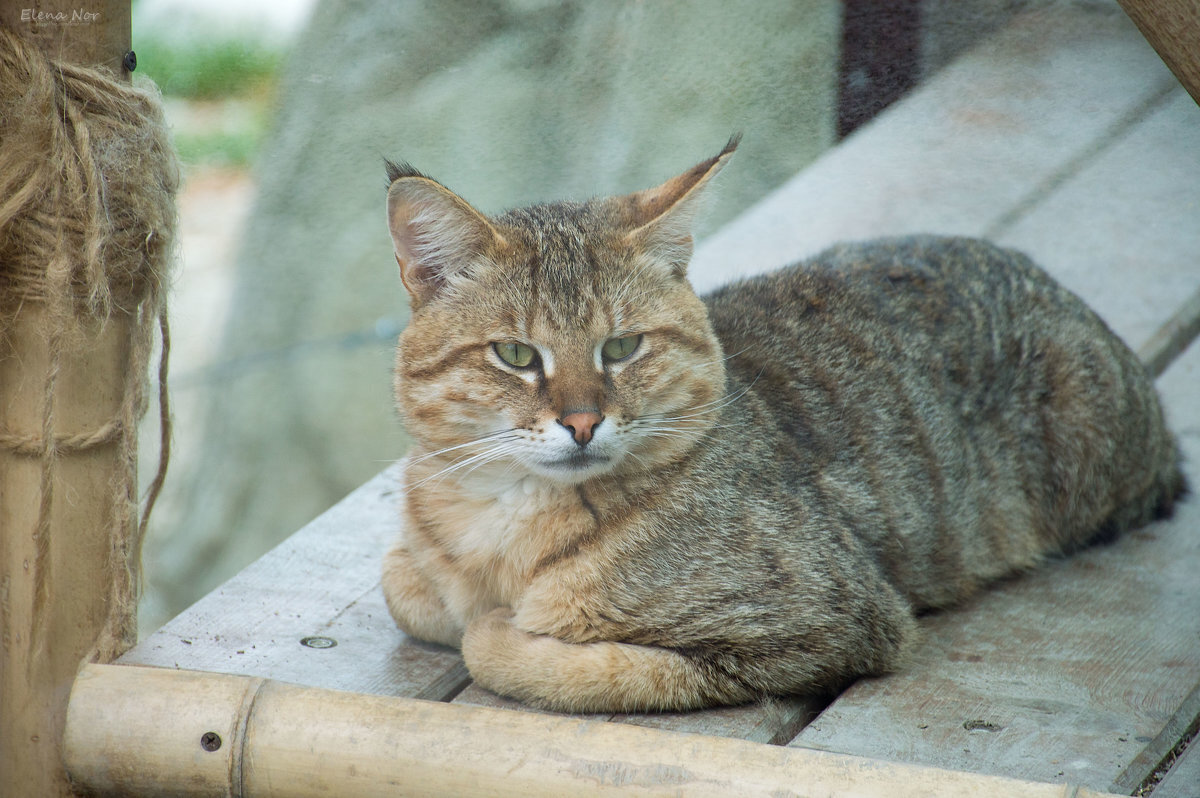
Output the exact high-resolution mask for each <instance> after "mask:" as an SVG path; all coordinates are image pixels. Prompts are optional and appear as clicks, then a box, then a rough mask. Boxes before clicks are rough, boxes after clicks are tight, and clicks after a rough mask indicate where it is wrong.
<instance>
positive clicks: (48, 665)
mask: <svg viewBox="0 0 1200 798" xmlns="http://www.w3.org/2000/svg"><path fill="white" fill-rule="evenodd" d="M129 5H130V4H129V2H128V0H125V1H124V2H112V1H111V0H103V1H101V2H92V3H90V4H89V6H88V8H89V10H86V11H81V9H80V5H79V4H78V3H68V2H64V1H62V0H59V1H58V2H34V1H32V0H31V2H28V3H3V4H0V25H2V26H4V27H6V28H8V29H10V30H12V31H14V32H16V33H17V34H18V35H20V36H22V37H26V38H27V39H29V40H34V41H37V42H38V43H39V45H40V46H41V47H42V49H43V50H44V51H46V52H48V53H49V54H51V55H52V56H53V57H56V58H60V59H63V60H69V61H74V62H77V63H81V64H86V65H108V66H111V67H113V68H114V70H115V71H116V72H117V74H119V75H125V76H126V77H127V76H128V73H126V72H124V70H123V69H122V68H121V64H122V62H123V58H124V55H125V53H126V52H128V50H129V48H130V30H129ZM23 12H28V13H27V14H24V16H27V17H28V18H27V19H24V18H23ZM39 14H41V15H44V16H38V15H39ZM59 14H65V15H66V16H65V17H58V15H59ZM79 14H88V15H91V16H87V17H86V18H85V17H80V16H76V15H79ZM68 22H71V23H73V24H67V23H68ZM5 312H9V310H8V309H6V310H5ZM45 318H46V309H45V308H44V307H42V306H41V305H39V304H37V303H33V302H30V303H25V304H23V305H22V306H21V307H20V308H19V310H18V311H16V312H15V317H14V318H12V319H9V320H8V322H7V323H6V325H5V331H4V334H3V335H0V421H2V422H3V424H2V426H3V427H4V428H5V429H6V431H8V432H10V433H14V434H17V435H22V436H24V437H28V438H30V439H37V438H38V436H39V435H40V434H41V432H42V409H43V405H42V403H43V391H44V386H45V384H46V382H45V380H46V376H45V375H46V374H47V373H48V369H50V367H51V360H52V358H51V355H50V353H49V342H48V341H47V339H46V337H45V329H46V324H45ZM131 329H132V323H131V320H130V319H129V318H128V317H127V316H121V315H119V314H114V316H113V318H111V319H110V320H109V322H108V324H107V325H105V326H104V327H103V329H102V330H99V329H98V330H97V334H96V336H94V337H93V338H91V339H90V340H89V341H88V342H87V343H86V345H84V346H83V347H82V348H80V349H77V350H75V351H72V352H69V353H66V354H65V355H64V356H63V357H62V359H61V360H60V362H59V363H58V366H59V372H58V377H57V380H56V391H55V396H54V399H53V402H54V417H55V419H56V427H57V429H56V431H57V432H58V433H60V434H67V435H70V434H76V433H87V432H91V431H94V430H95V429H96V428H97V427H99V426H100V425H102V424H104V423H105V422H108V421H109V420H110V419H111V418H112V417H113V416H115V415H116V414H117V413H118V411H119V409H120V407H121V402H122V397H123V396H124V394H125V387H126V386H125V375H126V373H127V372H128V370H129V355H130V336H131ZM122 468H123V466H122V464H121V460H120V456H119V452H118V445H117V443H116V442H113V443H110V444H104V445H99V446H95V447H91V448H88V449H86V450H84V451H80V452H77V453H72V454H70V455H64V456H62V457H61V458H60V459H59V461H58V463H57V465H56V473H55V478H54V483H53V484H54V490H53V492H52V494H51V495H52V496H53V497H54V500H53V503H52V504H51V506H50V507H49V518H50V526H49V529H48V534H47V535H45V537H46V538H48V540H49V545H50V549H49V552H48V556H47V557H44V558H43V563H44V568H45V573H44V575H43V578H44V582H43V585H44V586H43V594H42V600H41V602H40V606H41V610H40V612H39V613H38V614H37V617H35V613H34V607H35V605H37V604H39V602H38V600H37V599H36V597H35V593H36V592H37V591H36V587H35V582H36V579H35V574H34V573H33V571H34V569H33V567H32V564H33V563H34V562H35V561H36V560H37V553H36V549H37V539H36V538H37V533H36V530H37V528H38V521H39V515H40V513H41V511H42V508H41V506H40V505H41V493H42V491H41V487H42V483H41V479H42V462H41V460H40V459H38V458H36V457H29V456H28V455H27V454H22V453H20V452H17V451H13V450H9V449H6V448H4V447H0V633H2V641H0V642H2V648H0V795H2V796H6V797H7V796H13V797H14V798H15V797H16V796H38V797H39V798H41V796H69V795H73V794H74V793H73V791H72V789H71V786H70V784H69V782H68V780H67V777H66V773H65V771H64V769H63V766H62V751H61V744H62V733H63V727H64V724H65V718H66V699H67V696H68V693H69V690H70V687H71V683H72V681H73V680H74V678H75V674H76V671H77V669H78V667H79V664H80V661H81V659H82V658H83V657H84V656H85V655H86V654H87V653H88V652H89V651H90V650H92V648H93V646H94V645H95V643H96V641H97V638H98V636H99V635H101V634H102V633H103V632H104V631H105V630H106V627H107V629H108V631H110V632H111V631H112V629H113V626H112V625H111V624H112V621H113V619H112V617H111V613H110V606H109V601H110V599H111V596H112V590H111V579H112V569H111V567H110V563H111V541H110V539H109V532H110V530H112V529H113V528H114V520H115V519H114V518H113V513H114V512H115V511H116V510H115V509H114V506H113V502H112V495H113V488H112V480H113V477H114V476H115V475H116V474H117V473H118V472H119V471H120V470H121V469H122ZM130 603H132V602H130ZM134 622H135V619H134V618H132V617H130V618H126V619H118V623H117V627H122V626H124V627H127V628H129V629H132V628H134V627H133V624H134Z"/></svg>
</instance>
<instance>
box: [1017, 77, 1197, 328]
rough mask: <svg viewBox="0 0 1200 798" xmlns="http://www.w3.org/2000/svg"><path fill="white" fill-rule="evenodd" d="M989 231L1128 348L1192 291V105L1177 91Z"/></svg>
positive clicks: (1194, 263)
mask: <svg viewBox="0 0 1200 798" xmlns="http://www.w3.org/2000/svg"><path fill="white" fill-rule="evenodd" d="M1048 188H1049V190H1047V191H1045V192H1043V193H1041V194H1040V195H1038V196H1036V197H1032V198H1031V199H1030V201H1029V202H1027V203H1026V205H1025V207H1024V209H1023V214H1022V215H1021V216H1020V217H1019V218H1014V219H1013V220H1012V222H1011V224H1010V225H1009V226H1008V227H1007V229H1005V230H1001V231H996V233H995V234H994V236H993V237H994V238H995V239H996V240H997V241H998V242H999V243H1001V244H1005V245H1007V246H1013V247H1017V248H1018V249H1022V250H1024V251H1026V252H1028V253H1029V254H1030V255H1031V256H1033V258H1034V259H1035V260H1037V261H1038V262H1039V263H1041V264H1043V265H1044V266H1045V267H1046V268H1047V269H1049V270H1050V272H1051V273H1052V274H1053V275H1054V276H1055V277H1056V278H1057V279H1058V280H1060V281H1061V282H1062V283H1063V284H1064V285H1066V286H1067V287H1068V288H1070V289H1071V290H1073V291H1075V292H1076V293H1077V294H1079V295H1080V296H1082V297H1083V298H1084V299H1085V300H1087V302H1088V303H1089V304H1090V305H1091V306H1092V307H1093V308H1095V309H1096V311H1097V312H1098V313H1099V314H1100V315H1101V316H1103V317H1104V319H1105V321H1107V322H1108V324H1109V326H1111V327H1112V328H1113V330H1115V331H1116V332H1117V333H1118V334H1119V335H1121V336H1122V337H1123V338H1124V339H1125V340H1126V341H1128V342H1129V343H1130V344H1131V345H1133V346H1134V347H1135V348H1136V347H1140V346H1141V345H1142V344H1143V343H1145V342H1146V341H1148V340H1149V339H1150V337H1151V336H1152V335H1153V334H1154V332H1155V331H1156V330H1157V329H1158V328H1159V327H1160V326H1161V325H1162V324H1163V322H1164V321H1166V319H1167V317H1168V316H1169V315H1170V314H1171V312H1172V311H1173V310H1175V309H1176V308H1177V307H1179V306H1180V304H1181V303H1182V302H1183V301H1184V300H1185V299H1186V298H1187V297H1189V296H1190V295H1192V294H1193V293H1195V292H1196V290H1197V289H1198V288H1200V266H1198V264H1197V261H1196V253H1197V252H1200V108H1198V107H1197V106H1196V104H1195V103H1194V102H1192V99H1191V98H1190V97H1188V96H1187V94H1186V93H1185V92H1183V91H1182V90H1181V89H1178V88H1176V89H1174V90H1173V91H1172V92H1171V93H1170V94H1169V95H1168V96H1167V97H1166V99H1165V102H1163V103H1162V104H1161V105H1160V106H1158V107H1156V108H1155V109H1153V110H1152V112H1151V113H1149V114H1147V116H1146V117H1145V118H1143V119H1141V120H1139V121H1138V122H1137V123H1136V124H1134V125H1132V126H1131V127H1129V128H1128V129H1127V130H1125V131H1124V132H1123V133H1122V134H1121V135H1120V136H1119V137H1115V138H1114V139H1113V140H1112V141H1111V143H1110V144H1109V146H1108V147H1106V148H1105V149H1104V150H1103V151H1102V152H1099V153H1097V154H1096V155H1095V157H1093V158H1092V159H1090V160H1089V161H1088V162H1087V163H1086V164H1082V165H1081V166H1080V167H1079V169H1078V170H1077V171H1075V173H1074V174H1072V175H1070V176H1066V177H1064V178H1063V179H1062V180H1060V181H1058V182H1057V183H1056V184H1055V185H1053V186H1051V187H1048Z"/></svg>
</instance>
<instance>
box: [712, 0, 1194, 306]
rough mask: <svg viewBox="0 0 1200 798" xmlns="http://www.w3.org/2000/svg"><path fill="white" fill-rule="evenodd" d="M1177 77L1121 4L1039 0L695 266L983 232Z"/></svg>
mask: <svg viewBox="0 0 1200 798" xmlns="http://www.w3.org/2000/svg"><path fill="white" fill-rule="evenodd" d="M1175 85H1176V84H1175V81H1174V79H1173V78H1172V77H1171V75H1170V73H1169V72H1168V71H1167V69H1166V68H1165V67H1164V66H1163V64H1162V62H1161V61H1160V60H1159V58H1158V56H1157V55H1156V54H1155V53H1154V51H1153V50H1152V49H1151V48H1150V47H1149V46H1148V45H1147V44H1146V42H1145V40H1144V39H1143V38H1142V36H1141V35H1140V34H1139V33H1138V31H1137V29H1136V28H1135V27H1134V26H1133V24H1132V23H1130V21H1129V20H1128V19H1127V18H1126V17H1125V15H1124V14H1123V13H1121V11H1120V9H1118V8H1116V7H1115V6H1114V7H1107V6H1105V5H1103V4H1082V3H1080V4H1075V3H1054V4H1049V5H1044V6H1040V7H1038V8H1034V9H1031V10H1030V11H1028V12H1026V13H1023V14H1021V15H1019V16H1018V17H1016V18H1015V19H1014V20H1013V22H1012V23H1011V24H1010V25H1008V26H1007V27H1006V28H1005V29H1004V30H1002V31H1001V32H1000V33H998V34H997V35H995V36H993V37H990V38H989V39H987V40H985V41H984V42H982V43H981V44H980V45H978V46H977V47H975V48H973V49H971V50H970V51H968V52H967V53H965V54H964V55H962V56H961V57H959V58H958V59H957V60H955V61H954V62H953V63H951V64H950V65H948V66H947V67H945V68H944V69H942V70H941V71H940V72H938V73H937V74H936V75H934V76H933V77H931V78H930V79H929V80H928V81H926V82H925V83H923V84H922V85H921V86H920V87H918V88H917V89H915V90H914V91H913V92H912V93H911V94H910V95H908V96H907V97H906V98H905V99H904V100H903V101H902V102H900V103H897V104H896V105H894V106H892V107H891V108H889V109H888V110H886V111H884V112H883V113H882V114H880V115H879V116H878V117H877V118H876V119H875V120H874V121H873V122H872V123H870V124H868V125H866V126H864V127H863V128H861V129H860V130H859V131H857V132H856V133H855V134H854V135H853V136H851V137H849V138H848V139H846V140H845V141H844V142H843V143H842V144H840V145H839V146H838V147H836V148H834V149H832V150H829V151H828V152H827V153H825V154H824V155H823V156H822V157H821V158H820V159H818V160H817V161H816V162H815V163H814V164H812V165H811V166H810V167H808V168H807V169H805V170H804V171H803V172H801V173H800V174H798V175H796V177H794V178H793V179H792V180H790V181H788V182H787V183H785V184H784V185H783V186H781V187H780V188H779V189H777V190H776V191H775V192H773V193H772V194H770V195H768V196H767V197H765V198H764V199H763V200H762V201H761V202H760V203H758V204H757V205H755V206H754V207H753V208H751V209H750V210H749V211H747V212H746V213H744V214H743V215H742V216H740V217H739V218H737V219H736V220H734V221H733V222H731V223H730V224H728V225H726V226H725V227H723V228H722V229H721V230H720V231H718V232H717V233H716V234H714V235H713V236H711V237H709V238H708V239H706V240H705V241H703V242H702V243H701V244H700V246H699V247H698V248H697V251H696V255H695V257H694V259H693V261H692V265H691V267H690V268H689V276H690V278H691V280H692V282H693V284H694V285H696V286H697V287H698V288H700V289H701V290H707V289H709V288H711V287H714V286H717V285H720V284H723V283H725V282H728V281H730V280H731V279H733V278H736V277H741V276H746V275H749V274H758V273H762V272H766V271H770V270H772V269H775V268H778V267H779V266H782V265H784V264H787V263H791V262H793V261H795V260H799V259H800V258H802V257H806V256H809V255H812V254H815V253H816V252H818V251H819V250H821V249H824V248H825V247H827V246H829V245H830V244H832V243H834V242H837V241H842V240H853V239H862V238H874V237H878V236H883V235H893V234H908V233H944V234H955V235H958V234H961V235H980V234H982V233H984V232H985V231H989V230H992V229H993V228H995V227H996V226H997V225H998V224H1000V223H1001V222H1003V220H1005V219H1006V218H1007V217H1009V216H1010V215H1011V214H1012V213H1013V212H1014V210H1015V209H1016V208H1017V207H1018V206H1021V205H1022V204H1024V203H1027V202H1028V201H1029V200H1030V197H1031V196H1036V192H1037V191H1038V187H1040V186H1042V185H1044V184H1045V183H1046V181H1048V180H1053V179H1059V176H1060V175H1061V173H1062V171H1063V169H1064V167H1067V166H1069V165H1070V164H1073V163H1075V162H1076V161H1077V160H1078V159H1079V158H1080V157H1081V156H1085V155H1086V154H1087V153H1089V152H1092V151H1093V150H1094V149H1095V147H1096V145H1097V142H1102V141H1104V140H1107V139H1108V138H1110V137H1111V136H1112V135H1113V134H1114V130H1117V131H1119V130H1121V129H1123V128H1124V127H1126V126H1127V125H1128V124H1129V119H1130V118H1131V117H1132V118H1133V119H1135V120H1136V119H1137V118H1139V117H1140V115H1141V114H1142V113H1144V109H1145V107H1146V104H1147V102H1149V101H1153V100H1154V98H1155V97H1158V96H1160V95H1161V94H1162V93H1163V92H1164V91H1169V90H1170V89H1171V88H1172V87H1174V86H1175ZM730 168H733V169H736V168H737V164H736V162H734V163H733V164H731V166H730Z"/></svg>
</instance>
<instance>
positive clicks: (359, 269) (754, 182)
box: [133, 0, 1029, 632]
mask: <svg viewBox="0 0 1200 798" xmlns="http://www.w3.org/2000/svg"><path fill="white" fill-rule="evenodd" d="M1026 5H1029V4H1028V3H1020V2H1016V0H896V1H889V2H884V1H883V0H873V1H872V2H866V1H865V0H845V2H840V1H839V0H786V1H785V0H761V2H755V3H728V2H719V1H717V0H689V1H688V2H668V1H667V0H663V2H655V3H651V2H637V1H635V0H620V1H617V0H614V2H605V3H595V2H592V3H588V2H583V0H577V1H576V2H569V1H564V2H550V1H548V0H437V1H436V2H435V1H434V0H404V1H403V2H395V1H394V0H300V1H298V2H297V1H294V0H293V1H290V2H282V1H277V2H256V3H245V2H233V1H232V0H138V2H135V4H134V25H133V34H134V48H135V50H136V52H137V54H138V64H139V65H138V74H139V75H145V76H148V77H149V78H151V79H153V80H154V81H155V82H156V83H157V84H158V86H159V87H160V89H161V91H162V93H163V95H164V101H165V105H166V112H167V118H168V123H169V125H170V127H171V130H172V134H173V136H174V140H175V144H176V146H177V149H178V151H179V154H180V157H181V159H182V161H183V166H184V187H183V192H182V195H181V197H180V200H179V214H180V231H181V236H180V239H181V240H180V259H179V263H178V267H177V271H176V275H175V279H174V284H173V290H172V295H171V310H170V313H171V325H172V340H173V351H172V357H171V401H172V405H173V411H174V417H175V424H174V450H173V452H172V458H171V467H170V473H169V476H168V480H167V483H166V487H165V490H164V494H163V496H162V498H161V500H160V502H159V505H158V507H157V508H156V510H155V512H154V515H153V516H152V519H151V524H150V533H149V538H148V540H147V542H146V546H145V552H144V573H145V584H146V590H145V595H144V600H143V604H142V608H141V627H142V631H143V632H148V631H151V630H153V629H155V628H157V627H158V626H160V625H161V624H162V623H164V622H165V621H166V620H168V619H170V618H171V617H172V616H174V615H175V614H177V613H178V612H180V611H181V610H182V609H184V608H186V607H187V606H188V605H190V604H191V603H192V602H194V601H195V600H196V599H197V598H199V597H200V596H202V595H204V594H205V593H206V592H208V591H210V590H212V589H213V588H215V587H216V586H218V585H219V584H220V583H221V582H223V581H224V580H225V579H227V578H229V577H230V576H232V575H233V574H234V573H236V572H237V571H238V570H240V569H241V568H242V567H244V566H245V565H247V564H248V563H249V562H251V561H252V560H254V559H255V558H256V557H258V556H259V555H260V554H262V553H263V552H264V551H266V550H267V549H269V548H270V547H272V546H274V545H275V544H276V543H278V542H280V541H281V540H282V539H283V538H285V537H286V536H287V535H288V534H290V533H291V532H294V531H295V530H296V529H298V528H299V527H300V526H302V525H303V524H304V523H306V522H307V521H309V520H310V519H311V518H313V517H314V516H316V515H317V514H319V513H320V512H321V511H323V510H324V509H326V508H327V507H329V506H330V505H332V504H333V503H334V502H336V501H337V500H338V499H340V498H341V497H343V496H344V495H345V494H347V493H348V492H349V491H351V490H352V489H353V488H355V487H356V486H357V485H359V484H361V483H362V482H364V481H365V480H366V479H368V478H369V477H371V476H372V475H374V474H375V473H377V472H379V471H380V470H381V469H383V468H384V467H385V466H386V465H388V464H389V463H390V462H392V461H393V460H395V459H396V458H398V457H399V456H401V455H402V454H403V453H404V450H405V447H406V442H405V436H404V433H403V430H402V429H401V427H400V424H399V422H398V421H397V420H396V418H395V416H394V413H393V410H392V400H391V395H390V394H391V388H390V371H391V360H392V351H393V347H394V342H395V337H396V335H397V334H398V333H399V331H400V330H401V329H402V328H403V325H404V323H405V320H406V318H407V309H406V304H405V296H404V292H403V290H402V289H401V286H400V281H399V279H398V275H397V273H396V265H395V261H394V260H393V258H392V256H391V248H390V240H389V238H388V235H387V229H386V225H385V222H384V213H383V207H384V197H385V191H386V183H385V178H384V171H383V159H384V158H385V157H388V158H392V159H403V160H408V161H410V162H412V163H413V164H414V165H415V166H417V168H419V169H421V170H422V171H424V172H426V173H428V174H431V175H433V176H435V177H437V178H439V179H440V180H441V181H442V182H444V183H446V184H447V185H449V186H450V187H451V188H452V189H454V190H455V191H457V192H458V193H460V194H461V195H463V196H464V197H466V198H467V199H468V200H469V201H471V202H472V203H473V204H475V205H476V206H477V207H479V208H480V209H481V210H483V211H485V212H496V211H500V210H502V209H504V208H506V207H509V206H513V205H519V204H524V203H529V202H533V201H539V200H550V199H557V198H584V197H587V196H590V195H596V194H609V193H624V192H629V191H634V190H638V189H641V188H645V187H648V186H651V185H654V184H657V183H659V182H661V181H663V180H665V179H666V178H668V177H670V176H672V175H674V174H676V173H677V172H680V171H683V170H684V169H686V168H688V167H690V166H691V165H692V164H694V163H695V162H698V161H700V160H702V159H704V158H706V157H709V156H710V155H712V154H713V153H715V152H716V151H718V150H719V149H720V147H721V146H722V145H723V144H724V142H725V140H726V139H727V138H728V137H729V135H730V134H731V133H732V132H734V131H742V132H743V133H744V134H745V138H744V140H743V144H742V147H741V148H740V150H739V152H738V156H737V158H736V160H735V162H734V164H733V165H732V167H731V168H729V169H727V170H725V173H724V174H723V175H722V177H721V181H720V185H719V189H718V198H717V200H716V201H715V202H713V203H712V205H711V207H710V209H709V212H708V214H707V215H706V217H705V218H704V220H703V221H702V223H701V226H700V229H699V230H698V233H699V235H700V237H703V236H704V235H705V234H706V233H709V232H711V231H713V230H715V229H716V228H718V227H719V226H720V225H721V224H722V223H724V222H726V221H728V220H730V219H731V218H733V217H734V216H736V215H737V214H738V213H740V212H741V211H742V210H744V209H746V208H747V207H749V206H750V205H751V204H753V203H754V202H755V201H756V200H757V199H759V198H761V197H762V196H763V195H764V194H766V193H767V192H769V191H770V190H771V189H773V188H775V187H776V186H778V185H780V184H781V183H783V182H784V181H785V180H787V179H788V178H789V177H791V176H793V175H794V174H796V173H797V172H798V171H800V170H801V169H802V168H803V167H804V166H805V165H806V164H808V163H810V162H811V161H812V160H813V159H815V158H816V157H817V156H818V155H820V154H821V153H822V152H823V151H824V150H826V149H828V148H829V147H831V146H833V145H834V144H835V143H836V142H837V141H838V140H839V139H840V138H842V137H844V136H846V135H849V134H850V133H852V132H853V130H854V129H855V128H856V127H857V126H858V125H860V124H862V123H863V122H865V121H867V120H869V119H870V118H871V117H872V116H873V115H874V114H876V113H878V111H880V110H881V109H882V108H884V107H886V106H887V105H888V104H889V103H891V102H892V101H894V100H895V99H897V98H899V97H900V96H902V95H903V94H904V93H905V92H906V91H907V90H908V89H910V88H911V87H913V86H915V85H916V84H917V83H919V82H920V80H921V79H922V78H923V77H924V76H926V75H929V74H931V73H932V72H934V71H936V70H937V69H938V68H939V67H940V66H941V65H943V64H945V63H946V62H947V61H948V60H949V59H951V58H952V57H953V56H954V55H955V54H957V53H958V52H959V51H961V50H962V49H963V48H964V47H966V46H968V45H969V44H971V43H972V42H973V41H975V40H976V39H977V38H978V37H980V36H983V35H986V34H987V33H988V32H989V31H991V30H993V29H995V28H996V27H997V26H999V25H1000V24H1002V23H1003V22H1004V21H1005V20H1007V19H1008V18H1009V16H1011V14H1012V13H1013V12H1014V11H1015V10H1016V9H1017V8H1019V7H1021V6H1026ZM155 417H156V413H155V412H154V411H153V410H152V412H151V413H149V414H148V415H147V419H148V421H147V422H146V428H145V429H144V430H143V434H142V441H143V444H142V445H143V452H142V471H143V479H148V478H149V477H150V475H151V474H152V471H153V464H154V462H155V461H156V459H157V450H156V441H157V437H158V436H157V429H156V428H155V423H154V418H155Z"/></svg>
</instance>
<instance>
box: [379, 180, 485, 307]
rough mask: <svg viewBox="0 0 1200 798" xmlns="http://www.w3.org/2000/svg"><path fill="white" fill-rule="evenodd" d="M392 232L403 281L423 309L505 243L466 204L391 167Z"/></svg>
mask: <svg viewBox="0 0 1200 798" xmlns="http://www.w3.org/2000/svg"><path fill="white" fill-rule="evenodd" d="M387 171H388V179H389V180H390V181H391V185H390V186H388V198H387V216H388V229H389V230H390V231H391V234H392V245H393V246H394V247H395V250H396V262H397V263H399V264H400V279H401V280H402V281H403V282H404V287H405V288H407V289H408V293H409V295H410V296H411V297H412V300H413V303H414V304H415V305H416V304H421V303H422V302H424V301H426V300H427V299H429V298H430V297H431V296H433V295H434V294H435V293H437V292H438V291H439V290H440V289H441V288H442V287H443V286H445V285H446V284H447V283H449V282H451V281H453V280H454V279H455V278H456V277H459V276H462V275H463V274H464V273H465V271H466V269H467V268H468V267H469V266H470V264H471V262H472V261H473V260H475V259H476V258H477V257H478V256H479V255H480V254H482V253H483V252H485V251H487V250H488V249H489V248H491V247H492V246H494V245H495V244H497V243H501V242H502V241H503V239H502V238H501V236H500V234H499V233H498V232H497V231H496V229H495V228H494V227H492V225H491V223H490V222H488V220H487V218H485V217H484V215H483V214H481V213H480V212H479V211H477V210H475V209H474V208H472V207H471V206H470V205H469V204H468V203H467V202H466V200H464V199H462V198H461V197H459V196H458V195H457V194H455V193H454V192H453V191H451V190H450V189H448V188H446V187H445V186H443V185H442V184H440V183H438V182H437V181H436V180H434V179H432V178H430V177H427V176H426V175H423V174H421V173H420V172H418V171H417V170H416V169H413V168H412V167H411V166H409V165H408V164H405V163H401V164H394V163H392V162H390V161H388V162H387Z"/></svg>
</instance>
